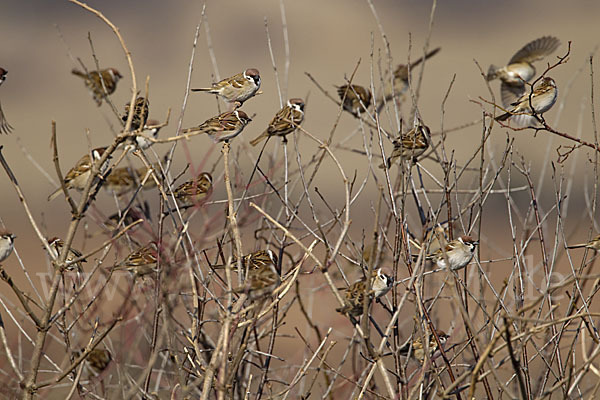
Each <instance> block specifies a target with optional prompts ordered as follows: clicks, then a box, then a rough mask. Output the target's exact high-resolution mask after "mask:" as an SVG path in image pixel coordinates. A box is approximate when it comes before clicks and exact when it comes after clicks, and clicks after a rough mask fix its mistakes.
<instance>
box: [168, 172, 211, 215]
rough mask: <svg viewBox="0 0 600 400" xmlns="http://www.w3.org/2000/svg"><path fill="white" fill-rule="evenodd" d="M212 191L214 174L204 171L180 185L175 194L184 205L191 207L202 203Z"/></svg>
mask: <svg viewBox="0 0 600 400" xmlns="http://www.w3.org/2000/svg"><path fill="white" fill-rule="evenodd" d="M211 193H212V176H211V175H210V174H209V173H208V172H203V173H201V174H200V175H198V177H196V178H195V179H192V180H190V181H187V182H185V183H183V184H181V185H179V186H178V187H177V188H176V189H175V190H174V191H173V196H175V199H177V202H178V203H179V204H181V205H182V206H183V207H191V206H193V205H195V204H201V203H202V202H203V200H204V199H206V198H207V197H208V196H210V194H211Z"/></svg>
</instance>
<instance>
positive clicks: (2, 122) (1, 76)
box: [0, 67, 13, 134]
mask: <svg viewBox="0 0 600 400" xmlns="http://www.w3.org/2000/svg"><path fill="white" fill-rule="evenodd" d="M7 73H8V71H7V70H5V69H4V68H2V67H0V86H2V83H4V81H5V80H6V74H7ZM12 129H13V128H12V126H10V124H9V123H8V121H7V120H6V117H5V116H4V111H2V105H0V133H6V134H9V133H10V132H12Z"/></svg>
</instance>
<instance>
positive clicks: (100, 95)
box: [71, 68, 122, 107]
mask: <svg viewBox="0 0 600 400" xmlns="http://www.w3.org/2000/svg"><path fill="white" fill-rule="evenodd" d="M71 73H72V74H73V75H76V76H79V77H80V78H83V80H84V81H85V86H86V87H87V88H88V89H89V91H90V92H91V94H92V97H93V98H94V100H95V101H96V104H97V105H98V107H100V106H101V105H102V100H103V99H104V97H105V96H106V95H110V94H113V93H114V92H115V90H116V89H117V82H119V79H121V78H122V76H121V74H120V73H119V71H117V70H116V69H115V68H107V69H103V70H100V71H90V72H88V73H87V74H86V73H85V72H81V71H79V70H77V69H73V70H72V71H71ZM104 89H106V90H104Z"/></svg>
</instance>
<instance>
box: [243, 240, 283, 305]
mask: <svg viewBox="0 0 600 400" xmlns="http://www.w3.org/2000/svg"><path fill="white" fill-rule="evenodd" d="M241 262H242V267H243V268H244V269H247V271H248V272H247V275H246V279H245V280H244V283H243V285H242V286H241V287H238V288H236V289H235V292H236V293H248V295H249V297H250V298H251V299H257V298H260V297H263V296H266V295H268V294H270V293H271V292H273V290H275V288H277V286H279V284H280V283H281V277H280V275H279V273H278V272H277V268H276V266H277V256H276V255H275V253H273V251H271V250H258V251H255V252H253V253H250V254H247V255H245V256H243V257H242V260H241ZM231 263H232V265H236V264H237V261H236V260H234V261H232V262H231Z"/></svg>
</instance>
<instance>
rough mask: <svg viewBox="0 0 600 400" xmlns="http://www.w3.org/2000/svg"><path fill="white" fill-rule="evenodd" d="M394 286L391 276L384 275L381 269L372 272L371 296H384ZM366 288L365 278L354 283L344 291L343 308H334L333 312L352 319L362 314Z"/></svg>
mask: <svg viewBox="0 0 600 400" xmlns="http://www.w3.org/2000/svg"><path fill="white" fill-rule="evenodd" d="M393 284H394V280H393V279H392V277H391V276H389V275H387V274H384V273H383V271H382V269H381V268H379V269H378V270H376V271H373V277H372V281H371V294H372V295H373V296H374V297H375V298H376V299H378V298H380V297H381V296H384V295H385V294H386V293H387V292H389V291H390V289H391V288H392V286H393ZM366 288H367V281H366V279H365V278H361V279H360V280H358V281H356V282H354V283H353V284H351V285H350V286H348V288H346V289H345V297H344V306H343V307H339V308H336V309H335V310H336V311H337V312H339V313H340V314H348V315H350V316H352V317H358V316H360V315H362V313H363V304H364V302H365V297H366V296H365V291H366Z"/></svg>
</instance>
